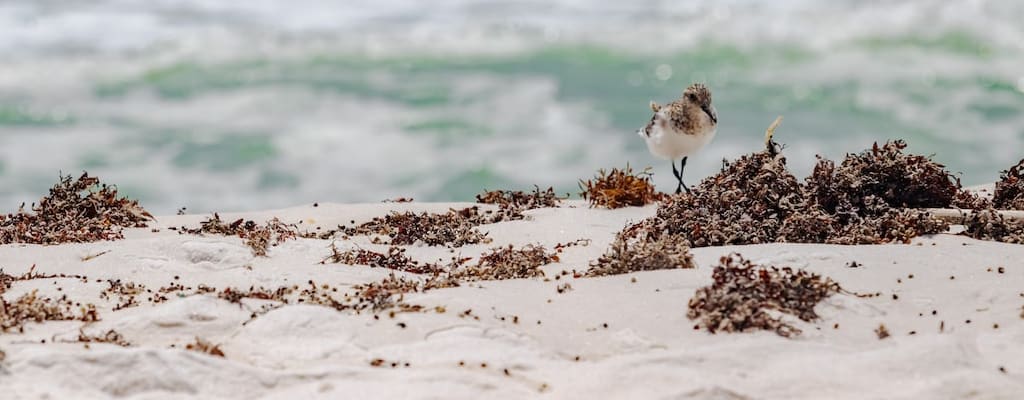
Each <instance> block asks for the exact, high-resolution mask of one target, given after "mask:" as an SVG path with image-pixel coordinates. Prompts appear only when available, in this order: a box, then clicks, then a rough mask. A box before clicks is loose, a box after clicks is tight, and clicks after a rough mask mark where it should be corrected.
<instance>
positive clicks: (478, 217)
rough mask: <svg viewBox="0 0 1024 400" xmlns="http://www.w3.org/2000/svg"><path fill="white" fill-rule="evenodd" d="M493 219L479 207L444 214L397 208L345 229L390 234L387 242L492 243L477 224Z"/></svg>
mask: <svg viewBox="0 0 1024 400" xmlns="http://www.w3.org/2000/svg"><path fill="white" fill-rule="evenodd" d="M492 220H493V219H492V218H490V216H489V214H488V213H487V212H481V211H480V208H479V207H467V208H463V209H460V210H455V209H451V210H448V212H446V213H443V214H440V213H427V212H423V213H415V212H411V211H406V212H397V211H394V212H391V213H390V214H388V215H385V216H383V217H375V218H374V219H373V220H371V221H369V222H366V223H364V224H362V225H359V226H356V227H351V228H344V227H343V228H342V230H343V232H344V233H345V234H346V235H348V236H354V235H382V236H387V237H388V238H389V239H390V240H389V241H388V242H387V243H388V244H391V245H411V244H415V243H417V242H423V243H425V244H427V245H428V246H449V247H462V246H464V245H467V244H477V243H488V242H490V240H491V239H490V238H488V237H487V235H486V234H485V233H483V232H480V231H479V230H477V229H476V227H477V226H479V225H482V224H485V223H490V222H491V221H492Z"/></svg>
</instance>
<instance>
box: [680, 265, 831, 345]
mask: <svg viewBox="0 0 1024 400" xmlns="http://www.w3.org/2000/svg"><path fill="white" fill-rule="evenodd" d="M712 278H713V279H714V283H713V284H712V285H711V286H706V287H703V288H700V289H697V292H696V293H695V294H694V296H693V298H691V299H690V302H689V311H688V312H687V316H688V317H689V318H690V319H699V320H700V325H703V326H704V328H705V329H707V330H708V331H709V332H711V333H715V332H719V331H723V332H744V331H747V330H751V329H764V330H770V331H774V332H775V333H777V334H779V335H781V336H784V337H790V336H793V335H798V334H800V333H801V331H800V329H798V328H796V327H795V326H793V325H791V324H789V323H787V322H785V321H783V320H782V319H781V318H780V317H779V316H776V315H777V314H778V313H783V314H789V315H793V316H796V317H797V318H800V319H801V320H803V321H808V322H809V321H813V320H816V319H818V315H817V314H816V313H815V312H814V306H815V305H817V304H818V302H820V301H821V300H823V299H825V298H826V297H828V296H831V295H832V294H834V293H838V292H840V291H841V290H842V289H841V288H840V287H839V284H837V283H836V282H834V281H832V280H831V279H829V278H824V279H823V278H822V277H821V276H819V275H817V274H813V273H809V272H806V271H804V270H795V271H794V270H793V269H791V268H788V267H784V268H777V267H774V266H769V267H762V266H759V265H755V264H753V263H751V262H750V261H748V260H745V259H744V258H743V257H742V256H740V255H739V254H735V253H733V254H730V255H728V256H723V257H722V259H721V261H720V264H719V265H718V266H717V267H715V270H714V272H713V274H712ZM773 314H776V315H773Z"/></svg>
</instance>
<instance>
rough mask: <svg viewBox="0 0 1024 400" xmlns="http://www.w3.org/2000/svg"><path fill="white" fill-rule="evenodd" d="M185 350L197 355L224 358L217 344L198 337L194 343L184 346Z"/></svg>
mask: <svg viewBox="0 0 1024 400" xmlns="http://www.w3.org/2000/svg"><path fill="white" fill-rule="evenodd" d="M185 349H186V350H191V351H194V352H197V353H203V354H209V355H211V356H214V357H221V358H223V357H224V351H222V350H221V349H220V345H219V344H213V343H210V342H208V341H206V340H203V339H202V338H200V337H199V336H196V341H195V342H193V343H189V344H187V345H185Z"/></svg>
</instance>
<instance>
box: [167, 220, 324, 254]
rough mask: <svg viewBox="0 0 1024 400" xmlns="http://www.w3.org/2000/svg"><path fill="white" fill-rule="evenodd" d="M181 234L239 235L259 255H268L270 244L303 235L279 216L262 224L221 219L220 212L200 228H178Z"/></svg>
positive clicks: (200, 225) (205, 221)
mask: <svg viewBox="0 0 1024 400" xmlns="http://www.w3.org/2000/svg"><path fill="white" fill-rule="evenodd" d="M178 233H179V234H191V235H202V234H204V233H209V234H215V235H224V236H238V237H239V238H242V239H244V240H245V244H246V246H249V248H250V249H252V253H253V255H255V256H258V257H266V256H267V251H268V250H269V248H270V246H277V245H279V244H281V243H284V242H286V241H288V240H292V239H295V238H297V237H299V236H305V235H301V234H300V233H299V232H298V229H297V227H296V226H295V225H294V224H285V223H283V222H281V220H279V219H277V218H272V219H270V220H269V221H267V222H266V223H265V224H263V225H260V224H257V223H256V222H255V221H252V220H246V219H243V218H239V219H236V220H234V221H232V222H230V223H228V222H224V221H222V220H221V219H220V214H217V213H214V214H213V216H212V217H207V218H206V219H205V220H203V222H201V223H200V224H199V227H198V228H188V227H184V226H182V227H181V228H179V229H178Z"/></svg>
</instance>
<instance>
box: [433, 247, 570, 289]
mask: <svg viewBox="0 0 1024 400" xmlns="http://www.w3.org/2000/svg"><path fill="white" fill-rule="evenodd" d="M556 261H558V256H557V255H555V254H551V253H548V252H547V250H546V249H545V248H544V246H541V245H532V244H528V245H526V246H523V247H522V248H519V249H516V248H514V247H513V246H512V245H508V246H507V247H497V248H493V249H491V250H490V252H488V253H484V254H481V255H480V258H479V260H478V261H477V263H476V264H475V265H471V266H466V267H463V268H461V269H455V268H453V270H454V271H453V272H452V277H453V278H455V279H457V280H460V281H491V280H504V279H521V278H534V277H542V276H544V271H542V270H541V269H540V267H541V266H543V265H546V264H549V263H552V262H556Z"/></svg>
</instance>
